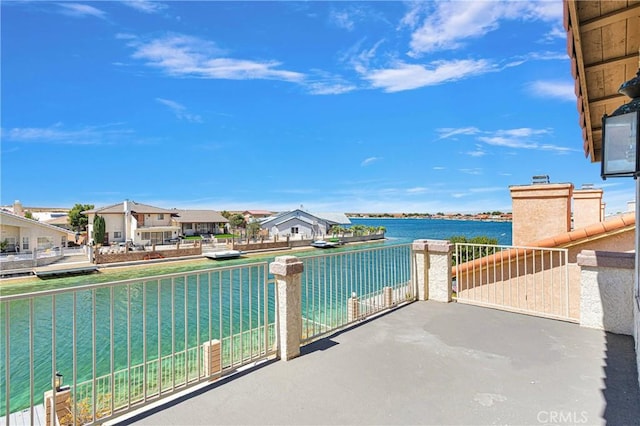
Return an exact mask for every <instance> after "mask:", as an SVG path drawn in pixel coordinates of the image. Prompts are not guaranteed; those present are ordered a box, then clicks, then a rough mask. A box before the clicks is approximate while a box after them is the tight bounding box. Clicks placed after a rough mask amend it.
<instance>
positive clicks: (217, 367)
mask: <svg viewBox="0 0 640 426" xmlns="http://www.w3.org/2000/svg"><path fill="white" fill-rule="evenodd" d="M202 352H203V358H204V374H205V375H207V376H209V377H211V378H216V377H219V376H220V374H222V351H221V347H220V340H217V339H216V340H211V341H209V342H204V343H203V344H202Z"/></svg>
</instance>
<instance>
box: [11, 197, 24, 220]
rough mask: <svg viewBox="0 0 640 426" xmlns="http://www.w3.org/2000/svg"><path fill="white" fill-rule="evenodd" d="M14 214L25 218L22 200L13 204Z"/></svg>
mask: <svg viewBox="0 0 640 426" xmlns="http://www.w3.org/2000/svg"><path fill="white" fill-rule="evenodd" d="M13 214H15V215H18V216H22V217H24V208H22V203H21V202H20V200H15V201H14V202H13Z"/></svg>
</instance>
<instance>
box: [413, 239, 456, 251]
mask: <svg viewBox="0 0 640 426" xmlns="http://www.w3.org/2000/svg"><path fill="white" fill-rule="evenodd" d="M411 248H412V249H413V250H414V251H425V250H426V251H429V252H435V253H449V252H450V251H453V244H452V243H451V242H450V241H447V240H414V242H413V244H412V245H411Z"/></svg>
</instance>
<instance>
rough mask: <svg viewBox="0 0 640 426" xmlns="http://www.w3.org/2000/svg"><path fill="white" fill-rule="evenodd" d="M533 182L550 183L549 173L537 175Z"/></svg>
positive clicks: (535, 183)
mask: <svg viewBox="0 0 640 426" xmlns="http://www.w3.org/2000/svg"><path fill="white" fill-rule="evenodd" d="M531 183H532V184H534V185H538V184H542V183H549V175H536V176H534V177H532V178H531Z"/></svg>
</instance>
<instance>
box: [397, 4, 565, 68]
mask: <svg viewBox="0 0 640 426" xmlns="http://www.w3.org/2000/svg"><path fill="white" fill-rule="evenodd" d="M429 5H430V6H431V8H430V9H427V8H424V9H417V8H412V9H410V10H409V12H408V13H407V14H406V15H405V17H404V18H403V19H402V22H403V23H408V24H410V23H413V24H414V26H415V22H416V21H418V17H417V15H418V14H422V15H424V22H423V23H422V25H421V26H420V27H419V28H418V29H417V30H416V31H414V33H413V34H412V36H411V43H410V46H411V51H410V52H409V54H410V55H412V56H417V55H420V54H422V53H425V52H434V51H439V50H448V49H457V48H459V47H461V46H462V45H463V44H464V41H465V40H467V39H470V38H479V37H482V36H483V35H485V34H487V33H489V32H491V31H494V30H496V29H498V28H499V27H500V22H501V21H502V20H521V21H533V20H542V21H548V22H558V21H559V20H560V19H561V18H562V3H561V2H558V1H534V2H525V1H473V2H471V1H447V2H445V1H440V2H430V3H429Z"/></svg>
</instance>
